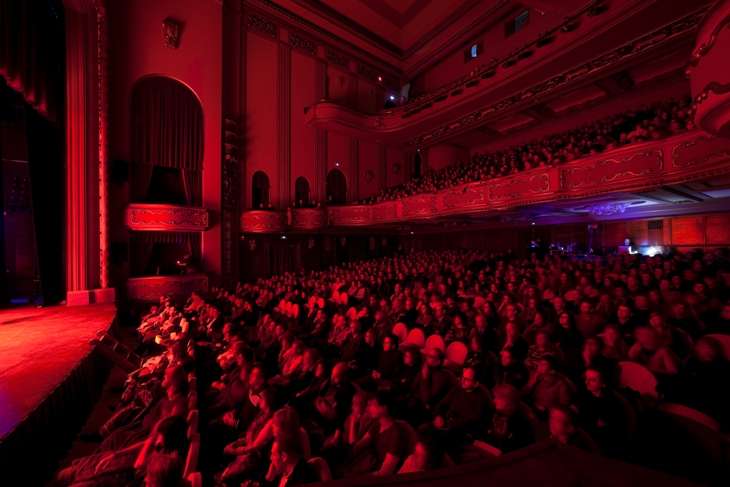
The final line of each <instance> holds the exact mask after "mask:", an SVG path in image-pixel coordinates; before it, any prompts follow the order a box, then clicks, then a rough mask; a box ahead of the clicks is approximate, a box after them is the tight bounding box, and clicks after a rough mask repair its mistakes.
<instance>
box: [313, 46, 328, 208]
mask: <svg viewBox="0 0 730 487" xmlns="http://www.w3.org/2000/svg"><path fill="white" fill-rule="evenodd" d="M316 63H317V64H316V66H315V70H314V76H315V80H314V84H315V89H316V90H317V91H316V93H315V97H316V98H317V100H322V99H323V98H324V97H325V96H327V65H326V64H325V63H324V62H322V61H321V60H317V61H316ZM314 133H315V135H314V168H315V172H314V195H315V199H316V200H317V201H318V202H320V203H325V202H326V201H327V195H326V193H325V191H326V189H325V184H326V181H327V131H326V130H325V129H322V128H319V127H317V128H315V129H314Z"/></svg>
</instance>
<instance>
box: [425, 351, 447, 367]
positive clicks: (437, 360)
mask: <svg viewBox="0 0 730 487" xmlns="http://www.w3.org/2000/svg"><path fill="white" fill-rule="evenodd" d="M423 355H424V357H425V360H426V364H427V365H428V366H429V368H436V367H440V366H441V363H442V362H443V359H444V352H443V351H442V350H441V349H440V348H434V347H431V348H427V349H426V350H425V351H424V352H423Z"/></svg>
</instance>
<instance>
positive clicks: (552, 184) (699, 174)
mask: <svg viewBox="0 0 730 487" xmlns="http://www.w3.org/2000/svg"><path fill="white" fill-rule="evenodd" d="M728 173H730V140H727V139H721V138H716V137H712V136H709V135H707V134H704V133H702V132H690V133H687V134H683V135H679V136H675V137H670V138H667V139H663V140H660V141H654V142H644V143H640V144H633V145H630V146H625V147H621V148H619V149H616V150H612V151H608V152H604V153H602V154H597V155H595V156H592V157H587V158H584V159H580V160H577V161H573V162H570V163H568V164H563V165H560V166H556V167H548V168H538V169H532V170H529V171H524V172H521V173H518V174H514V175H511V176H505V177H500V178H494V179H490V180H487V181H479V182H474V183H467V184H464V185H461V186H456V187H453V188H449V189H446V190H443V191H439V192H437V193H430V194H419V195H414V196H410V197H407V198H402V199H399V200H394V201H386V202H383V203H377V204H373V205H350V206H331V207H329V208H327V213H328V221H329V224H330V225H332V226H338V227H363V226H370V225H379V224H384V223H404V222H408V221H412V220H428V219H434V218H439V217H445V216H454V215H462V214H467V213H486V212H489V211H498V210H505V209H509V208H515V207H519V206H527V205H532V204H536V203H544V202H548V201H555V200H564V199H580V198H586V197H589V196H595V195H600V194H608V193H616V192H621V191H634V192H636V191H645V190H651V189H654V188H657V187H659V186H664V185H670V184H680V183H684V182H687V181H692V180H697V179H701V178H707V177H711V176H716V175H721V174H728Z"/></svg>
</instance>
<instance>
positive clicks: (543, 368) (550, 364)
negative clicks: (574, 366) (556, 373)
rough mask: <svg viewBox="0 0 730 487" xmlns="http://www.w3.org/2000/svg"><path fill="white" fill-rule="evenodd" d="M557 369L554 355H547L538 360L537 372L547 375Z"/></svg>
mask: <svg viewBox="0 0 730 487" xmlns="http://www.w3.org/2000/svg"><path fill="white" fill-rule="evenodd" d="M553 370H555V358H553V356H552V355H545V356H543V357H541V358H540V360H538V361H537V373H538V374H539V375H545V374H549V373H551V372H552V371H553Z"/></svg>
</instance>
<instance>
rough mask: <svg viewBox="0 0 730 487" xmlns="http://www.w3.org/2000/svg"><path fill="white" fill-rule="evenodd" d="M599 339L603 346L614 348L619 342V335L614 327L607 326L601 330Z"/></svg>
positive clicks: (611, 325)
mask: <svg viewBox="0 0 730 487" xmlns="http://www.w3.org/2000/svg"><path fill="white" fill-rule="evenodd" d="M601 339H602V340H603V344H604V345H605V346H608V347H615V346H617V345H618V344H619V342H620V341H621V333H620V332H619V331H618V327H617V326H616V325H613V324H609V325H606V327H605V328H604V329H603V332H602V333H601Z"/></svg>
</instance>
